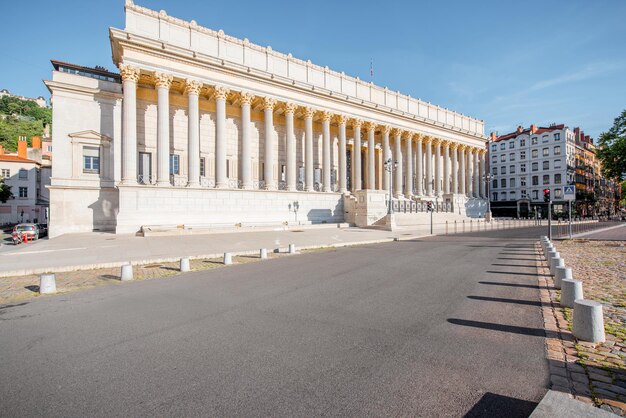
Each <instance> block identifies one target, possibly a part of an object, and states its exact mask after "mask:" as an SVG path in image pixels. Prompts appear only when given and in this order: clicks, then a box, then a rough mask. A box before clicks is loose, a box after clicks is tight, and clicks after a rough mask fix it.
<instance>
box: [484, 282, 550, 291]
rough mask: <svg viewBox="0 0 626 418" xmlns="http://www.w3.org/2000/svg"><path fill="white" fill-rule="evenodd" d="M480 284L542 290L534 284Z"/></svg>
mask: <svg viewBox="0 0 626 418" xmlns="http://www.w3.org/2000/svg"><path fill="white" fill-rule="evenodd" d="M478 283H480V284H489V285H493V286H509V287H524V288H527V289H541V287H539V286H535V285H532V284H521V283H500V282H478ZM548 289H550V290H554V288H552V287H549V288H548Z"/></svg>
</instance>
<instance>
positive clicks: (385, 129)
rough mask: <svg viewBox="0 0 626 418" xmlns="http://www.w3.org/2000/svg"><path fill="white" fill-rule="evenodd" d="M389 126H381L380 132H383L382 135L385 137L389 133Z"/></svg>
mask: <svg viewBox="0 0 626 418" xmlns="http://www.w3.org/2000/svg"><path fill="white" fill-rule="evenodd" d="M391 129H392V128H391V126H390V125H383V126H382V130H383V134H385V135H389V133H390V132H391Z"/></svg>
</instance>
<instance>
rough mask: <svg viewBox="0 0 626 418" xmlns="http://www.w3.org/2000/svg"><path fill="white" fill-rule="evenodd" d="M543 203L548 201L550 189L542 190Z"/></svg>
mask: <svg viewBox="0 0 626 418" xmlns="http://www.w3.org/2000/svg"><path fill="white" fill-rule="evenodd" d="M543 201H544V202H549V201H550V189H543Z"/></svg>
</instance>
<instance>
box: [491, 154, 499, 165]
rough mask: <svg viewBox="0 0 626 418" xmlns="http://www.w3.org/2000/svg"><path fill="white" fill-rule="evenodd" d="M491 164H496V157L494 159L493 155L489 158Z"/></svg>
mask: <svg viewBox="0 0 626 418" xmlns="http://www.w3.org/2000/svg"><path fill="white" fill-rule="evenodd" d="M491 162H492V163H494V164H495V163H497V162H498V157H496V156H495V155H492V156H491Z"/></svg>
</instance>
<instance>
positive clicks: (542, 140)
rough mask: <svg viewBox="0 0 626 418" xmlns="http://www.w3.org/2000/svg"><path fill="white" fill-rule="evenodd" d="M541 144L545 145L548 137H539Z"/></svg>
mask: <svg viewBox="0 0 626 418" xmlns="http://www.w3.org/2000/svg"><path fill="white" fill-rule="evenodd" d="M541 142H542V143H544V144H545V143H546V142H548V135H544V136H542V137H541Z"/></svg>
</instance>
